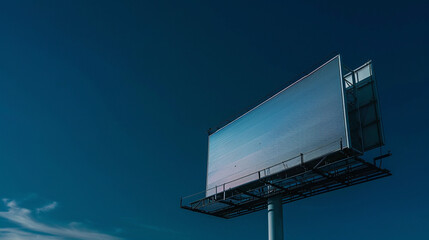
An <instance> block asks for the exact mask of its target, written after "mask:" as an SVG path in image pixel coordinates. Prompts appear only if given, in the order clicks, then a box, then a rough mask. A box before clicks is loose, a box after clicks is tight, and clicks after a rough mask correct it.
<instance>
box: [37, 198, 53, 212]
mask: <svg viewBox="0 0 429 240" xmlns="http://www.w3.org/2000/svg"><path fill="white" fill-rule="evenodd" d="M57 205H58V204H57V202H55V201H54V202H51V203H49V204H48V205H45V206H43V207H41V208H37V209H36V212H37V213H41V212H49V211H51V210H54V209H55V208H56V207H57Z"/></svg>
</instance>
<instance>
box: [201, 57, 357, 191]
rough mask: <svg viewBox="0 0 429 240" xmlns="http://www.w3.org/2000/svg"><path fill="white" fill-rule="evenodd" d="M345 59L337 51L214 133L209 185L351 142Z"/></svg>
mask: <svg viewBox="0 0 429 240" xmlns="http://www.w3.org/2000/svg"><path fill="white" fill-rule="evenodd" d="M340 65H341V62H340V57H339V56H336V57H335V58H333V59H331V60H330V61H328V62H327V63H325V64H324V65H322V66H321V67H320V68H318V69H316V70H315V71H313V72H312V73H310V74H309V75H307V76H305V77H304V78H302V79H300V80H299V81H297V82H295V83H294V84H292V85H291V86H289V87H287V88H286V89H284V90H282V91H281V92H279V93H278V94H276V95H274V96H273V97H271V98H269V99H268V100H267V101H264V102H263V103H261V104H260V105H258V106H257V107H255V108H253V109H252V110H250V111H249V112H247V113H245V114H244V115H242V116H241V117H239V118H237V119H236V120H234V121H233V122H231V123H229V124H228V125H226V126H225V127H223V128H221V129H220V130H218V131H216V132H215V133H213V134H212V135H210V136H209V153H208V167H207V186H206V187H207V190H208V189H212V188H214V189H217V188H215V187H216V186H222V185H224V184H225V183H229V184H228V187H227V189H228V188H233V187H236V186H239V185H241V184H244V183H246V182H250V181H252V180H255V179H253V178H254V177H251V176H249V177H244V176H247V175H249V174H252V173H255V172H257V171H259V170H261V169H264V168H267V167H270V166H273V165H275V164H278V163H281V162H283V161H285V160H288V159H291V160H290V161H288V162H287V164H286V165H285V166H284V168H291V167H294V166H296V165H298V164H300V161H301V159H300V158H296V156H300V155H301V154H303V161H311V160H312V159H315V158H317V157H320V156H322V155H325V154H327V153H330V152H332V151H336V150H339V149H340V148H341V147H344V148H346V147H348V146H349V140H348V126H347V119H346V116H347V114H346V109H345V102H344V86H343V83H342V77H341V70H340V69H341V67H340ZM341 145H342V146H341ZM243 177H244V178H243ZM239 178H241V180H240V181H235V182H231V181H234V180H236V179H239ZM214 193H215V192H213V193H211V194H214ZM207 194H208V195H210V193H207Z"/></svg>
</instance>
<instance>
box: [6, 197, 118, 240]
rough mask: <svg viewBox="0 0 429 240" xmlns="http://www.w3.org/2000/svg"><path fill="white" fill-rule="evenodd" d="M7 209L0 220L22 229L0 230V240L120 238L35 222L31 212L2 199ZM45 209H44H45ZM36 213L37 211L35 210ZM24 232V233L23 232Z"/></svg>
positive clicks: (51, 205) (112, 239)
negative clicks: (7, 221) (2, 219)
mask: <svg viewBox="0 0 429 240" xmlns="http://www.w3.org/2000/svg"><path fill="white" fill-rule="evenodd" d="M3 202H4V204H5V205H6V207H7V211H3V212H2V211H0V218H4V219H7V220H9V221H10V222H12V223H15V224H18V225H19V226H20V227H21V228H22V229H21V230H18V229H14V228H2V229H1V230H0V237H1V238H0V239H8V240H12V239H13V240H27V239H41V240H42V239H43V240H59V239H61V240H62V239H64V240H66V239H80V240H120V239H121V238H118V237H115V236H112V235H108V234H104V233H99V232H96V231H92V230H87V229H82V228H78V227H75V226H74V225H69V226H52V225H48V224H45V223H42V222H40V221H37V220H36V219H34V218H33V217H32V216H31V210H29V209H26V208H22V207H19V206H18V205H17V203H16V202H15V201H14V200H9V199H3ZM54 203H55V202H54ZM45 207H46V208H45ZM45 207H42V208H40V209H44V208H45V209H44V210H43V211H49V210H53V209H54V208H55V207H56V203H55V204H52V203H51V204H48V205H46V206H45ZM36 211H37V210H36ZM23 230H25V231H23Z"/></svg>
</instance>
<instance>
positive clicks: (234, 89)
mask: <svg viewBox="0 0 429 240" xmlns="http://www.w3.org/2000/svg"><path fill="white" fill-rule="evenodd" d="M427 9H429V4H428V3H425V2H424V1H421V2H413V1H405V2H398V3H395V2H392V1H386V2H381V1H380V2H373V1H368V2H363V1H359V2H355V3H349V2H348V1H339V2H329V3H328V2H306V3H300V2H293V3H286V2H277V1H276V2H274V1H273V2H269V3H265V2H263V1H241V2H239V1H234V2H232V1H211V2H209V1H186V2H185V1H152V2H144V1H116V2H111V1H10V2H2V3H1V4H0V133H1V137H0V198H1V199H3V201H2V202H0V204H1V206H0V239H12V237H20V238H18V239H34V238H35V236H36V235H39V237H40V236H41V237H42V238H41V239H53V240H58V239H64V240H66V239H84V240H85V239H117V238H120V239H129V240H134V239H154V240H157V239H190V240H197V239H208V240H211V239H213V240H214V239H220V238H221V239H265V238H267V217H266V212H265V211H261V212H258V213H254V214H251V215H248V216H244V217H240V218H237V219H232V220H224V219H218V218H214V217H210V216H205V215H201V214H196V213H192V212H189V211H185V210H182V209H180V208H179V199H180V196H183V195H188V194H192V193H194V192H198V191H201V190H204V188H205V174H206V161H207V132H206V130H207V129H208V128H209V127H216V126H221V125H222V124H224V123H225V122H226V121H228V120H232V119H234V118H235V117H236V116H238V115H240V114H242V113H243V112H245V111H246V110H247V109H249V108H251V107H253V106H255V105H256V104H258V103H259V102H261V101H263V100H264V99H266V98H267V97H268V96H270V95H272V94H273V93H275V92H277V91H279V90H280V89H282V88H283V87H285V86H287V85H288V84H289V83H291V82H293V81H294V80H297V79H298V78H300V77H301V76H303V75H304V74H305V73H308V72H310V71H311V70H313V69H314V68H315V67H317V66H318V65H320V64H321V63H322V62H323V61H325V60H327V58H328V57H331V56H332V55H333V54H334V53H341V54H342V58H343V61H344V63H346V64H347V65H348V66H350V67H352V68H354V67H358V66H359V65H360V64H362V63H364V62H366V61H367V60H369V59H372V60H373V61H374V69H375V72H376V76H377V80H378V87H379V92H380V99H381V105H382V113H383V120H384V127H385V135H386V142H387V148H386V149H391V150H392V152H393V156H392V157H391V158H389V159H387V160H385V161H384V163H385V167H387V168H389V169H391V170H392V172H393V174H394V175H393V176H392V177H389V178H385V179H381V180H377V181H374V182H370V183H366V184H362V185H358V186H354V187H351V188H348V189H344V190H340V191H335V192H331V193H328V194H324V195H320V196H316V197H312V198H309V199H305V200H302V201H298V202H295V203H291V204H288V205H285V206H284V217H285V220H284V221H285V234H286V239H302V240H304V239H305V240H306V239H330V240H331V239H338V240H340V239H341V240H342V239H404V238H407V239H425V238H428V237H429V235H428V232H427V230H428V229H429V221H428V219H429V207H428V206H427V203H428V202H429V186H428V184H427V178H426V176H425V175H426V173H427V171H428V168H429V162H428V161H427V155H426V152H427V149H426V148H427V135H428V134H429V130H428V127H427V124H428V122H429V113H428V107H427V104H428V103H429V96H428V94H427V89H428V87H429V83H428V81H429V78H428V77H427V76H428V74H427V71H426V70H427V57H428V56H429V45H428V42H429V27H428V26H429V19H428V17H427Z"/></svg>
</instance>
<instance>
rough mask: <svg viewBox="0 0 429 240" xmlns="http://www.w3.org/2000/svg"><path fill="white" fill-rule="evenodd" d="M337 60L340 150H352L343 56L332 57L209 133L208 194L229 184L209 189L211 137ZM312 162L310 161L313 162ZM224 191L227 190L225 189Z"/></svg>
mask: <svg viewBox="0 0 429 240" xmlns="http://www.w3.org/2000/svg"><path fill="white" fill-rule="evenodd" d="M337 58H338V69H339V76H338V77H339V79H340V88H341V101H342V102H341V104H342V111H343V119H344V128H345V139H341V142H340V144H341V147H340V149H342V148H343V146H347V147H348V148H352V146H351V139H350V126H349V119H348V109H347V102H346V86H345V84H344V79H343V73H342V65H343V64H342V61H341V55H340V54H337V55H335V56H334V57H332V58H330V59H329V60H327V61H326V62H324V63H323V64H322V65H320V66H318V67H317V68H316V69H314V70H312V71H311V72H309V73H308V74H306V75H304V76H303V77H301V78H299V79H298V80H296V81H295V82H293V83H291V84H289V85H288V86H287V87H285V88H283V89H282V90H280V91H278V92H277V93H275V94H274V95H272V96H271V97H269V98H267V99H266V100H264V101H262V102H261V103H259V104H257V105H256V106H255V107H253V108H251V109H250V110H248V111H246V112H245V113H243V114H241V115H240V116H238V117H237V118H235V119H234V120H232V121H230V122H228V123H227V124H225V125H224V126H222V127H220V128H218V129H217V130H216V131H214V132H210V130H209V131H208V141H207V149H208V150H207V161H206V184H205V187H206V191H207V192H208V190H210V189H213V188H215V189H216V191H217V188H218V187H219V186H222V185H225V183H227V182H225V183H223V184H220V185H215V186H214V187H211V188H208V185H209V181H208V176H209V159H210V158H209V156H210V136H212V135H213V134H216V133H218V132H220V131H221V130H222V129H224V128H225V127H227V126H229V125H230V124H232V123H233V122H235V121H237V120H238V119H240V118H242V117H243V116H245V115H247V114H248V113H250V112H252V111H253V110H255V109H257V108H258V107H260V106H261V105H263V104H264V103H266V102H268V101H270V100H271V99H273V98H275V97H276V96H278V95H279V94H281V93H283V92H284V91H286V90H287V89H289V88H291V87H292V86H294V85H296V84H297V83H299V82H301V81H303V80H305V79H306V78H308V77H309V76H311V75H312V74H314V73H316V72H317V71H319V70H320V69H322V68H323V67H325V66H326V65H328V64H329V63H331V62H332V61H334V60H335V59H337ZM344 140H345V143H343V142H342V141H344ZM312 160H314V159H312ZM312 160H310V161H312ZM245 176H247V175H245ZM245 176H244V177H245ZM240 178H242V177H240ZM234 180H235V179H234ZM234 180H233V181H234ZM228 182H230V181H228ZM223 189H224V190H225V187H224V188H223Z"/></svg>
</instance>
